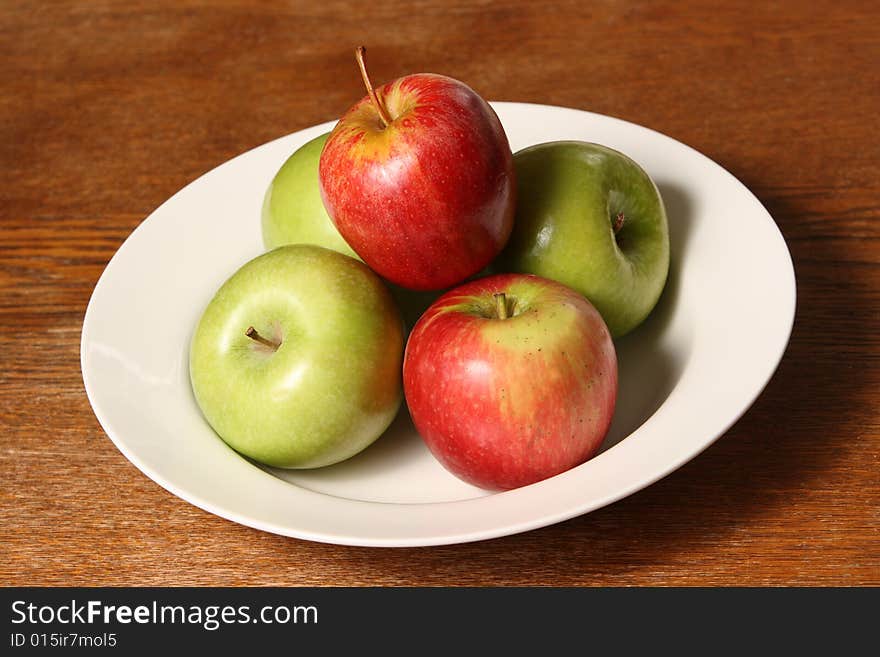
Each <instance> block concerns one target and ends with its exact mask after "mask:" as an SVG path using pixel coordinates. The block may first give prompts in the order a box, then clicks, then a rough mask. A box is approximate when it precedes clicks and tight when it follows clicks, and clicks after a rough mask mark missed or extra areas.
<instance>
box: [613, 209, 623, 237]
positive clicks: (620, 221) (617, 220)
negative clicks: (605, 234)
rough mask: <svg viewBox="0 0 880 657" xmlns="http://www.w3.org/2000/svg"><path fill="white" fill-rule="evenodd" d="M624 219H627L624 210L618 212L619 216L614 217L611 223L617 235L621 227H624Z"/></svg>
mask: <svg viewBox="0 0 880 657" xmlns="http://www.w3.org/2000/svg"><path fill="white" fill-rule="evenodd" d="M624 221H626V217H625V216H624V214H623V212H618V213H617V216H616V217H614V221H613V222H612V224H611V226H612V228H614V234H615V235H617V233H619V232H620V229H621V228H623V222H624Z"/></svg>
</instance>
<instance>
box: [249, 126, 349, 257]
mask: <svg viewBox="0 0 880 657" xmlns="http://www.w3.org/2000/svg"><path fill="white" fill-rule="evenodd" d="M329 135H330V133H329V132H328V133H325V134H323V135H321V136H320V137H315V138H314V139H312V140H311V141H310V142H308V143H306V144H304V145H303V146H301V147H300V148H298V149H297V150H296V151H294V153H293V155H291V156H290V157H289V158H287V160H286V161H285V162H284V164H283V165H281V168H280V169H279V170H278V173H276V174H275V177H274V178H273V179H272V182H271V183H270V184H269V188H268V189H267V190H266V195H265V196H264V197H263V212H262V225H263V244H265V246H266V249H268V250H271V249H274V248H275V247H278V246H283V245H284V244H317V245H318V246H323V247H326V248H328V249H333V250H334V251H339V252H340V253H344V254H345V255H349V256H351V257H353V258H358V260H360V257H359V256H358V255H357V253H355V252H354V249H352V248H351V247H350V246H349V245H348V243H347V242H346V241H345V240H344V239H343V238H342V235H340V234H339V231H338V230H336V226H334V225H333V222H332V221H331V220H330V216H329V215H328V214H327V210H325V209H324V202H323V201H322V200H321V189H320V186H319V185H318V160H320V158H321V150H322V149H323V148H324V143H325V142H326V141H327V137H328V136H329Z"/></svg>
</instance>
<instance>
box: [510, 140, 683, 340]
mask: <svg viewBox="0 0 880 657" xmlns="http://www.w3.org/2000/svg"><path fill="white" fill-rule="evenodd" d="M514 166H515V170H516V177H517V185H518V190H519V191H518V197H517V208H516V219H515V221H514V228H513V234H512V235H511V238H510V241H509V242H508V244H507V246H506V248H505V249H504V251H503V252H502V253H501V255H500V256H499V258H498V259H497V261H496V262H495V263H494V265H493V270H494V271H500V272H508V271H510V272H521V273H529V274H535V275H538V276H543V277H545V278H550V279H553V280H556V281H559V282H560V283H563V284H565V285H568V286H569V287H571V288H574V289H575V290H577V291H578V292H580V293H581V294H583V295H584V296H586V297H587V298H588V299H589V300H590V301H591V302H592V303H593V305H594V306H595V307H596V308H597V309H598V310H599V312H600V313H601V315H602V317H603V319H604V320H605V322H606V324H607V325H608V328H609V329H610V330H611V334H612V335H613V336H614V337H615V338H618V337H620V336H622V335H625V334H626V333H629V332H630V331H631V330H633V329H634V328H635V327H636V326H638V325H639V324H641V322H642V321H643V320H644V319H645V318H646V317H647V316H648V314H649V313H650V312H651V310H652V309H653V308H654V306H655V305H656V303H657V301H658V299H659V298H660V294H661V292H662V291H663V288H664V286H665V284H666V276H667V273H668V271H669V228H668V224H667V221H666V211H665V209H664V207H663V200H662V199H661V198H660V193H659V191H658V190H657V186H656V185H655V184H654V182H653V181H652V180H651V178H650V177H649V176H648V174H647V173H646V172H645V171H644V170H643V169H642V168H641V167H640V166H639V165H638V164H637V163H636V162H634V161H633V160H631V159H630V158H629V157H627V156H626V155H624V154H623V153H620V152H618V151H615V150H612V149H610V148H607V147H605V146H601V145H599V144H592V143H587V142H580V141H557V142H549V143H545V144H538V145H536V146H530V147H528V148H525V149H523V150H521V151H519V152H517V153H516V154H515V155H514ZM620 214H622V221H623V223H622V225H621V226H620V228H619V230H618V231H617V232H616V233H615V220H616V219H617V217H618V215H620Z"/></svg>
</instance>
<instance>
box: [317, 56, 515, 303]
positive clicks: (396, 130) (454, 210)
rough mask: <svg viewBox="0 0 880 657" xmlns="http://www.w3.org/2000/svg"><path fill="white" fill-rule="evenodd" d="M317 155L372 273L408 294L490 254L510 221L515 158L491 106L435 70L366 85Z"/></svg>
mask: <svg viewBox="0 0 880 657" xmlns="http://www.w3.org/2000/svg"><path fill="white" fill-rule="evenodd" d="M357 55H358V63H359V64H360V66H361V73H362V74H363V78H364V83H365V84H366V86H367V90H368V92H369V93H368V95H367V96H365V97H364V98H363V99H361V100H360V101H359V102H358V103H356V104H355V105H354V106H353V107H352V108H351V109H349V110H348V111H347V112H346V113H345V115H344V116H343V117H342V118H341V119H340V120H339V122H338V123H337V124H336V127H335V128H334V129H333V132H332V133H331V134H330V137H329V138H328V139H327V143H326V144H325V146H324V149H323V151H322V153H321V160H320V164H319V180H320V186H321V195H322V198H323V201H324V206H325V207H326V209H327V213H328V214H329V215H330V218H331V219H332V221H333V223H334V224H335V225H336V228H337V229H338V230H339V232H340V234H341V235H342V237H343V238H345V241H346V242H348V244H349V245H350V246H351V247H352V248H353V249H354V250H355V251H356V252H357V254H358V255H359V256H360V257H361V258H363V260H364V262H366V263H367V264H368V265H369V266H370V267H371V268H372V269H373V270H374V271H376V272H377V273H378V274H380V275H381V276H383V277H385V278H386V279H388V280H390V281H392V282H393V283H397V284H398V285H400V286H402V287H406V288H410V289H415V290H439V289H442V288H448V287H452V286H453V285H456V284H457V283H460V282H461V281H463V280H464V279H466V278H467V277H468V276H471V275H473V274H475V273H477V272H478V271H480V270H481V269H483V268H484V267H485V266H486V265H488V264H489V262H490V261H491V260H493V259H494V258H495V256H496V255H498V253H499V252H500V250H501V249H502V247H503V246H504V245H505V243H506V242H507V238H508V237H509V236H510V232H511V229H512V227H513V214H514V197H515V182H514V180H515V179H514V172H513V155H512V153H511V151H510V145H509V144H508V141H507V135H505V133H504V128H503V127H502V126H501V122H500V121H499V120H498V116H497V115H496V114H495V112H494V111H493V110H492V108H491V107H490V106H489V104H488V103H487V102H486V101H485V100H483V99H482V98H481V97H480V96H479V95H477V94H476V93H475V92H474V91H473V90H472V89H471V88H470V87H468V86H467V85H465V84H464V83H462V82H459V81H458V80H453V79H452V78H448V77H445V76H442V75H434V74H428V73H423V74H417V75H408V76H406V77H403V78H399V79H397V80H394V81H393V82H389V83H388V84H386V85H384V86H383V87H381V88H379V89H377V90H375V91H374V90H373V87H372V85H371V83H370V81H369V77H368V75H367V73H366V68H365V67H364V63H363V49H362V48H358V51H357Z"/></svg>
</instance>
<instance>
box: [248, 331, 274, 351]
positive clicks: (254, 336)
mask: <svg viewBox="0 0 880 657" xmlns="http://www.w3.org/2000/svg"><path fill="white" fill-rule="evenodd" d="M244 334H245V335H246V336H247V337H249V338H250V339H251V340H253V341H254V342H258V343H260V344H261V345H263V346H264V347H269V348H270V349H271V350H272V351H278V347H280V346H281V343H280V342H275V341H274V340H269V339H268V338H264V337H263V336H262V335H260V334H259V333H257V329H255V328H254V327H253V326H248V330H247V331H245V332H244Z"/></svg>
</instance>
